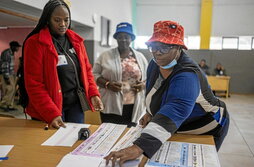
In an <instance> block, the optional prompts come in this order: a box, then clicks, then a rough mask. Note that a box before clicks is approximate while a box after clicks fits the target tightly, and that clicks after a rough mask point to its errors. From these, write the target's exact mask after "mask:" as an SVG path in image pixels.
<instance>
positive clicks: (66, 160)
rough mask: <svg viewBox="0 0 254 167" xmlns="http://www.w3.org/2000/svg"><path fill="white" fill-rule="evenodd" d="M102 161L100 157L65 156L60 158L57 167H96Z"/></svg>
mask: <svg viewBox="0 0 254 167" xmlns="http://www.w3.org/2000/svg"><path fill="white" fill-rule="evenodd" d="M102 160H103V158H102V157H89V156H83V155H72V154H67V155H65V156H64V157H63V158H62V160H61V162H60V163H59V164H58V165H57V167H84V166H87V167H98V166H99V165H100V163H101V162H102Z"/></svg>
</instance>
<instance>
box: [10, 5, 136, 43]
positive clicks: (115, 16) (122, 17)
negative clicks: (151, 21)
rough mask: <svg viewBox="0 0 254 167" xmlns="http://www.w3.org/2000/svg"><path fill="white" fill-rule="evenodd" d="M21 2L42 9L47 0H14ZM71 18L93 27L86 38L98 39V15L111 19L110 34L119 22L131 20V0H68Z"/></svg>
mask: <svg viewBox="0 0 254 167" xmlns="http://www.w3.org/2000/svg"><path fill="white" fill-rule="evenodd" d="M15 1H17V2H20V3H22V4H26V5H29V6H31V7H35V8H38V9H41V10H42V9H43V7H44V5H45V4H46V3H47V1H48V0H36V1H35V0H15ZM70 1H71V8H70V9H71V14H72V20H74V21H77V22H79V23H81V24H84V25H86V26H89V27H92V28H94V35H89V36H88V37H87V38H86V39H88V40H91V39H93V40H96V41H100V38H101V36H100V35H101V33H100V30H101V27H100V26H101V24H100V17H101V16H104V17H106V18H108V19H110V20H111V32H112V33H111V34H113V33H114V31H115V27H116V25H117V24H118V23H119V22H123V21H127V22H131V21H132V17H131V16H132V1H131V0H120V1H119V0H107V1H101V0H92V1H91V0H70ZM90 37H91V38H90Z"/></svg>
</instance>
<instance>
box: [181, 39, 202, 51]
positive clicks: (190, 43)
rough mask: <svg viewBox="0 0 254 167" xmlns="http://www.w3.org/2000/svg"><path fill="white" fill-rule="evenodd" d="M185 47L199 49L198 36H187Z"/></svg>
mask: <svg viewBox="0 0 254 167" xmlns="http://www.w3.org/2000/svg"><path fill="white" fill-rule="evenodd" d="M184 42H185V41H184ZM185 45H186V46H187V48H188V49H200V36H188V38H187V43H185Z"/></svg>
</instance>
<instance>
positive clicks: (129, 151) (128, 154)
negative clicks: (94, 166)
mask: <svg viewBox="0 0 254 167" xmlns="http://www.w3.org/2000/svg"><path fill="white" fill-rule="evenodd" d="M142 154H143V150H142V149H141V148H140V147H138V146H137V145H135V144H134V145H132V146H130V147H127V148H125V149H122V150H119V151H112V152H111V153H110V154H109V155H107V156H106V157H104V159H106V165H108V163H109V161H110V160H111V161H112V167H114V166H115V163H116V161H117V160H119V165H120V166H122V165H123V163H124V162H125V161H128V160H134V159H137V158H138V157H139V156H140V155H142Z"/></svg>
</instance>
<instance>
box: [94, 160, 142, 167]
mask: <svg viewBox="0 0 254 167" xmlns="http://www.w3.org/2000/svg"><path fill="white" fill-rule="evenodd" d="M139 163H140V160H139V159H136V160H131V161H125V162H124V163H123V167H138V165H139ZM98 167H112V163H111V161H110V162H109V163H108V165H106V160H105V159H103V160H102V162H101V164H100V166H98ZM115 167H120V166H119V161H116V163H115Z"/></svg>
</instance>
